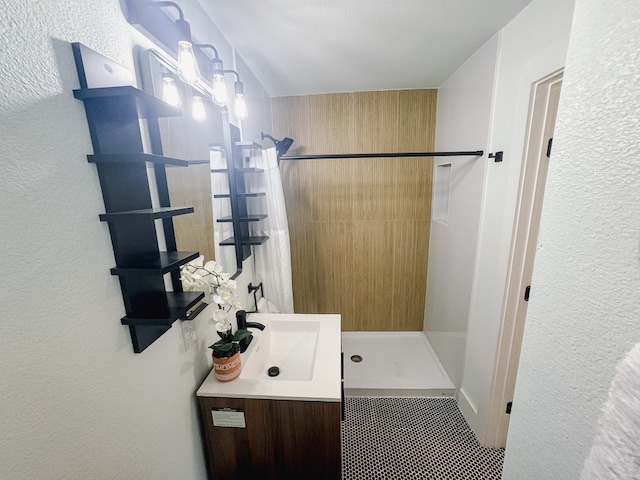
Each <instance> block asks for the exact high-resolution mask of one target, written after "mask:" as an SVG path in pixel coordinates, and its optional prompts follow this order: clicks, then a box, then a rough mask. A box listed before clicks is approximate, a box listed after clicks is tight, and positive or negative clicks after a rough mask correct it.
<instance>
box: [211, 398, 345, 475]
mask: <svg viewBox="0 0 640 480" xmlns="http://www.w3.org/2000/svg"><path fill="white" fill-rule="evenodd" d="M198 403H199V409H200V419H201V423H202V429H203V436H204V441H205V449H206V451H205V455H206V457H207V468H208V471H209V477H210V478H211V479H215V480H231V479H252V480H255V479H274V480H275V479H278V480H282V479H288V478H292V479H293V478H304V479H305V480H311V479H318V480H320V479H323V480H336V479H339V478H341V443H340V414H341V407H340V402H312V401H292V400H259V399H238V398H212V397H198ZM214 414H215V415H214ZM214 416H215V417H216V421H215V425H214ZM243 424H244V426H243Z"/></svg>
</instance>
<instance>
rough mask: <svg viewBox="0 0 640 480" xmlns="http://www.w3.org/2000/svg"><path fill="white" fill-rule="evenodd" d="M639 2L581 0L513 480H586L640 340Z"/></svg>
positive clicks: (510, 463) (514, 431)
mask: <svg viewBox="0 0 640 480" xmlns="http://www.w3.org/2000/svg"><path fill="white" fill-rule="evenodd" d="M639 26H640V4H639V3H638V2H632V1H628V0H612V1H609V2H600V1H596V0H578V1H577V2H576V10H575V17H574V23H573V29H572V33H571V42H570V47H569V53H568V58H567V67H566V71H565V81H564V86H563V93H562V98H561V101H560V109H559V116H558V123H557V125H556V135H555V139H554V152H553V157H552V160H551V163H550V167H549V176H548V181H547V189H546V196H545V202H544V210H543V215H542V224H541V234H542V244H543V248H542V249H541V250H539V251H538V254H537V257H536V264H535V270H534V275H533V287H532V297H531V304H530V306H529V314H528V319H527V325H526V330H525V337H524V344H523V348H522V357H521V362H520V373H519V376H518V382H517V385H516V395H515V399H514V407H513V408H514V409H513V414H512V419H511V427H510V432H509V438H508V440H507V449H506V459H505V467H504V477H503V478H505V479H517V480H523V479H535V480H543V479H558V478H562V479H567V480H568V479H573V478H578V477H579V475H580V471H581V469H582V464H583V461H584V459H585V457H586V455H587V453H588V450H589V447H590V444H591V441H592V438H593V434H594V429H595V427H596V423H597V419H598V417H599V410H600V408H601V406H602V404H603V403H604V400H605V398H606V394H607V390H608V387H609V383H610V381H611V379H612V377H613V374H614V370H615V365H616V363H617V362H618V361H619V360H620V359H621V358H622V357H623V356H624V354H625V353H626V352H627V351H628V350H629V349H630V348H631V346H632V345H633V344H635V343H636V342H638V341H640V330H639V329H638V319H639V318H640V298H639V297H638V291H639V290H640V251H639V245H640V220H639V219H640V197H639V192H640V163H639V159H640V121H639V115H638V112H639V111H640V56H639V55H638V45H639V44H640V28H639Z"/></svg>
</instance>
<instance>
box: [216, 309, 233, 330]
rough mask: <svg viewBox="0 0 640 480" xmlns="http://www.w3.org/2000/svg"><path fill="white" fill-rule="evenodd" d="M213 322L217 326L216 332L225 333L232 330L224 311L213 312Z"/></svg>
mask: <svg viewBox="0 0 640 480" xmlns="http://www.w3.org/2000/svg"><path fill="white" fill-rule="evenodd" d="M213 321H214V322H215V324H216V330H217V331H218V332H221V333H225V332H228V331H230V330H231V321H230V320H229V318H228V317H227V314H226V312H225V311H224V310H216V311H215V312H213Z"/></svg>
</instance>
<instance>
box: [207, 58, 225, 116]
mask: <svg viewBox="0 0 640 480" xmlns="http://www.w3.org/2000/svg"><path fill="white" fill-rule="evenodd" d="M224 72H225V71H224V70H223V66H222V60H218V61H217V62H216V60H214V61H213V84H212V85H211V87H212V90H213V95H212V96H213V101H214V102H216V103H217V104H218V105H220V106H223V105H226V104H227V102H228V101H229V94H228V93H227V83H226V82H225V81H224Z"/></svg>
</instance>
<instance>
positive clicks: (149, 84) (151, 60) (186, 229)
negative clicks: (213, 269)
mask: <svg viewBox="0 0 640 480" xmlns="http://www.w3.org/2000/svg"><path fill="white" fill-rule="evenodd" d="M137 58H138V65H139V76H140V84H141V87H142V89H143V90H145V91H146V92H148V93H150V94H152V95H154V96H156V97H158V98H163V76H169V77H171V78H172V79H173V82H174V84H175V86H176V89H177V93H178V95H179V97H180V101H181V105H180V108H181V109H182V112H183V114H182V116H180V117H171V118H161V119H158V122H157V125H156V124H155V122H149V136H150V138H149V141H150V144H151V150H152V151H153V152H154V153H157V154H160V153H161V154H162V155H164V156H167V157H174V158H179V159H183V160H188V161H189V162H190V165H189V167H188V168H182V167H175V168H167V183H168V185H169V195H170V198H171V203H172V204H175V205H188V206H192V207H193V208H194V213H193V214H191V215H182V216H180V217H175V218H174V220H173V225H174V231H175V237H176V244H177V247H178V250H189V251H191V250H197V251H199V252H200V253H201V254H202V255H204V257H205V261H208V260H214V259H215V260H216V261H218V262H223V263H222V265H223V267H224V269H225V271H227V272H230V273H231V274H233V273H234V272H235V270H236V269H235V262H234V261H233V258H234V255H233V254H231V255H227V254H226V253H225V254H224V255H222V256H223V257H224V258H225V259H229V258H231V259H232V261H231V262H229V261H228V260H224V261H223V259H221V258H218V259H216V258H215V252H214V250H215V249H214V225H213V216H212V201H213V195H214V194H218V193H227V192H228V186H226V185H225V184H226V183H227V182H226V177H225V176H224V175H220V177H221V180H222V181H220V182H216V186H218V185H219V188H220V191H215V192H214V191H212V187H211V185H212V177H211V165H210V149H211V148H215V147H217V148H222V147H223V146H224V141H225V139H224V131H225V128H224V122H225V121H226V118H227V115H226V114H225V113H224V112H223V111H222V108H221V107H219V106H218V105H216V104H214V103H213V102H212V101H211V100H210V96H209V94H208V93H207V92H203V91H199V90H198V89H196V88H195V87H193V86H191V85H188V84H185V83H183V82H182V81H181V80H180V79H179V78H178V76H177V75H175V74H174V73H173V72H172V71H171V70H172V67H171V65H170V64H169V62H167V61H166V60H165V58H164V57H163V55H162V54H161V53H159V52H157V51H155V50H140V51H139V52H138V55H137ZM194 96H199V97H200V98H201V102H202V106H203V107H204V114H205V117H206V118H205V119H204V120H203V121H196V120H194V119H193V117H192V109H193V97H194ZM217 188H218V187H216V190H217ZM227 248H229V249H230V250H231V251H232V250H233V247H227Z"/></svg>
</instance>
